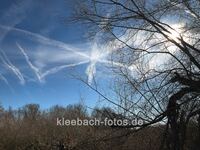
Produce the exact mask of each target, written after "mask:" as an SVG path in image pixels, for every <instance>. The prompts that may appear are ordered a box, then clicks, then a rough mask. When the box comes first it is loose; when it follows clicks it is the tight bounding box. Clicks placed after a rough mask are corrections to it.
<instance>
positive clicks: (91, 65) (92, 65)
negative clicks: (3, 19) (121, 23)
mask: <svg viewBox="0 0 200 150" xmlns="http://www.w3.org/2000/svg"><path fill="white" fill-rule="evenodd" d="M0 28H2V29H4V30H9V31H17V32H20V33H22V34H25V35H26V36H29V38H30V39H33V40H36V41H37V42H39V43H41V44H46V45H49V46H54V47H57V48H62V49H63V50H65V51H68V52H71V53H72V54H73V55H75V56H77V57H80V58H83V59H84V61H80V62H77V63H70V64H65V65H60V66H56V67H53V68H51V69H48V70H46V71H41V69H40V68H38V67H37V66H36V65H34V64H33V63H32V62H31V59H30V56H28V54H27V52H26V50H25V48H24V47H23V46H22V45H21V44H19V43H18V42H16V45H17V47H18V48H19V50H20V52H21V54H22V55H23V56H24V58H25V61H26V62H27V64H28V66H29V67H30V69H31V70H32V71H33V73H34V74H35V76H36V78H37V80H38V81H39V82H43V81H44V80H45V77H46V76H48V75H50V74H54V73H57V72H58V71H61V70H63V69H65V68H69V67H75V66H79V65H83V64H88V66H87V69H86V74H87V78H88V84H92V82H93V78H94V76H95V74H96V64H97V63H102V64H105V65H110V66H116V67H123V68H127V69H129V67H128V66H126V65H124V64H122V63H119V62H114V61H110V60H108V59H107V57H108V56H109V55H110V53H112V52H113V51H115V50H116V49H117V48H118V46H116V47H111V46H108V47H103V48H99V47H98V45H97V44H96V43H94V44H93V45H92V47H89V48H88V49H89V54H88V52H82V51H81V50H80V49H78V48H76V47H74V46H71V45H69V44H66V43H63V42H60V41H57V40H53V39H50V38H47V37H44V36H42V35H40V34H37V33H32V32H30V31H26V30H22V29H19V28H15V27H9V26H4V25H0ZM3 60H4V59H3ZM6 60H7V62H6V61H5V60H4V61H3V62H4V63H6V65H7V66H8V68H10V69H11V70H12V71H13V72H14V73H15V75H17V77H18V78H19V79H20V81H21V82H22V83H25V80H24V78H23V75H22V73H21V72H20V70H19V69H18V68H17V67H16V66H14V65H13V64H12V63H11V62H10V61H9V59H8V58H7V57H6Z"/></svg>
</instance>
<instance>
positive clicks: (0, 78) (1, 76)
mask: <svg viewBox="0 0 200 150" xmlns="http://www.w3.org/2000/svg"><path fill="white" fill-rule="evenodd" d="M0 80H2V81H4V82H5V83H6V84H7V85H9V83H8V80H7V79H6V78H5V77H4V76H3V75H2V74H0Z"/></svg>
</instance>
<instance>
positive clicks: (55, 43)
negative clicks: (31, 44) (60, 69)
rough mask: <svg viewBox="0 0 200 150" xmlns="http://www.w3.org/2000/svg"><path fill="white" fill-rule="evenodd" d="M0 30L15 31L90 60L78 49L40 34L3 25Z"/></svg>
mask: <svg viewBox="0 0 200 150" xmlns="http://www.w3.org/2000/svg"><path fill="white" fill-rule="evenodd" d="M0 28H3V29H5V30H13V31H17V32H21V33H24V34H25V35H29V36H30V37H32V38H34V39H35V40H37V41H38V42H40V43H42V44H48V45H51V46H55V47H59V48H62V49H64V50H67V51H70V52H73V53H75V54H77V55H79V56H82V57H86V58H88V55H86V54H84V53H82V52H79V51H78V50H77V49H76V48H74V47H72V46H70V45H68V44H65V43H63V42H60V41H56V40H53V39H50V38H47V37H44V36H42V35H40V34H37V33H33V32H30V31H26V30H23V29H19V28H15V27H9V26H4V25H1V24H0Z"/></svg>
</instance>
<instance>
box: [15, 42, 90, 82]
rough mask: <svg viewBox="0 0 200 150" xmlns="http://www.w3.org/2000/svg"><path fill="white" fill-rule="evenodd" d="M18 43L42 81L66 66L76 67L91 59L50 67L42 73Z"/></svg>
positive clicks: (18, 45)
mask: <svg viewBox="0 0 200 150" xmlns="http://www.w3.org/2000/svg"><path fill="white" fill-rule="evenodd" d="M16 44H17V47H18V48H19V49H20V51H21V52H22V54H23V55H24V57H25V59H26V62H27V63H28V65H29V66H30V68H31V69H32V70H33V72H34V73H35V75H36V76H37V78H38V80H39V81H40V82H42V81H43V79H45V77H46V76H47V75H49V74H54V73H56V72H58V71H60V70H62V69H65V68H69V67H75V66H78V65H82V64H85V63H88V62H89V61H82V62H79V63H74V64H68V65H62V66H58V67H54V68H52V69H49V70H47V71H46V72H44V73H41V72H40V70H39V68H37V67H35V66H34V65H33V64H32V63H31V61H30V59H29V57H28V55H27V54H26V52H25V50H24V48H22V46H21V45H20V44H19V43H16Z"/></svg>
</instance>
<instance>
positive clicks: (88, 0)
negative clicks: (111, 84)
mask: <svg viewBox="0 0 200 150" xmlns="http://www.w3.org/2000/svg"><path fill="white" fill-rule="evenodd" d="M76 8H77V9H76V10H75V14H74V16H73V18H74V20H75V21H77V20H78V21H82V22H83V23H85V24H87V25H89V26H90V27H91V28H90V29H91V30H92V31H93V32H95V33H97V32H101V33H102V34H101V35H103V36H102V37H101V38H102V39H106V40H105V41H103V42H104V43H103V44H107V45H108V47H110V49H109V50H110V51H111V52H112V58H111V61H112V63H113V66H116V64H118V66H120V67H119V69H118V70H116V69H115V71H116V72H117V74H118V75H119V78H118V80H117V81H119V82H118V83H119V85H120V86H119V87H120V88H118V89H117V90H116V92H117V95H118V97H119V100H120V102H121V103H119V105H118V103H115V102H113V101H112V100H110V99H109V98H106V97H105V95H104V94H102V93H101V92H100V91H98V89H97V88H96V87H92V86H91V85H88V86H90V87H91V88H92V89H93V90H95V91H96V92H97V93H99V94H100V95H101V96H103V97H104V98H105V99H107V100H108V101H109V102H112V103H113V104H115V105H117V106H118V107H120V108H121V109H122V110H123V111H125V112H126V115H133V116H134V117H138V118H141V119H143V120H144V121H145V123H144V124H143V125H142V126H139V127H140V128H139V129H142V128H144V127H147V126H150V125H154V124H157V123H161V122H164V123H166V131H165V132H164V137H163V141H162V143H161V149H172V150H182V149H183V148H184V144H185V137H186V129H187V126H188V124H189V122H190V120H191V119H193V118H195V117H196V116H198V114H199V112H200V105H199V100H200V99H199V96H200V73H199V72H200V57H199V55H200V47H199V44H200V43H199V42H200V40H199V24H200V1H198V0H173V1H172V0H162V1H151V0H85V1H83V2H82V1H81V3H80V5H79V4H77V7H76ZM113 47H114V48H113ZM116 62H117V63H116ZM119 64H120V65H119ZM116 87H117V86H116ZM127 104H128V105H127ZM132 127H133V126H131V128H132Z"/></svg>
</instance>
